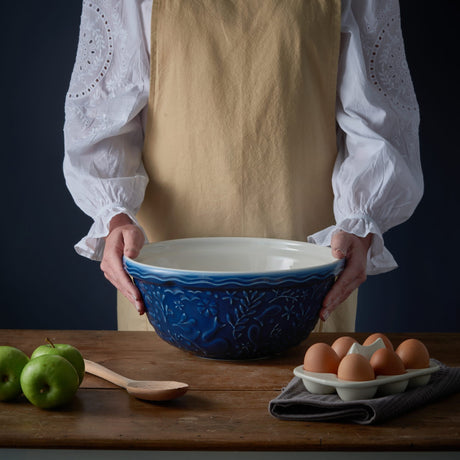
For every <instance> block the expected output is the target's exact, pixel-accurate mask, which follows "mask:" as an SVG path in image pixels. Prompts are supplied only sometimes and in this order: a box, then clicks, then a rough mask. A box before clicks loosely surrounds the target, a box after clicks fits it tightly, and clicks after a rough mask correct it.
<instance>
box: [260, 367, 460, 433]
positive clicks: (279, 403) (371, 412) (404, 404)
mask: <svg viewBox="0 0 460 460" xmlns="http://www.w3.org/2000/svg"><path fill="white" fill-rule="evenodd" d="M435 362H436V364H438V365H439V366H440V369H439V370H438V371H437V372H435V373H433V374H432V376H431V379H430V381H429V382H428V384H426V385H423V386H421V387H417V388H413V389H409V390H406V391H404V392H403V393H397V394H394V395H389V396H382V397H380V398H373V399H361V400H356V401H342V400H341V399H340V398H339V397H338V396H337V395H336V394H329V395H315V394H312V393H310V392H309V391H307V390H306V388H305V386H304V384H303V382H302V380H301V379H300V378H298V377H294V378H293V379H292V380H291V381H290V382H289V384H288V385H287V386H286V388H284V389H283V390H282V392H281V394H280V395H279V396H277V397H276V398H275V399H273V400H272V401H270V403H269V412H270V414H271V415H273V416H274V417H277V418H279V419H282V420H297V421H306V422H310V421H315V422H351V423H358V424H361V425H370V424H376V423H381V422H384V421H386V420H389V419H391V418H394V417H397V416H398V415H401V414H403V413H405V412H409V411H410V410H412V409H416V408H417V407H420V406H423V405H425V404H428V403H429V402H431V401H434V400H436V399H438V398H441V397H443V396H447V395H450V394H452V393H455V392H457V391H460V368H459V367H448V366H446V365H444V364H442V363H440V362H439V361H436V360H435Z"/></svg>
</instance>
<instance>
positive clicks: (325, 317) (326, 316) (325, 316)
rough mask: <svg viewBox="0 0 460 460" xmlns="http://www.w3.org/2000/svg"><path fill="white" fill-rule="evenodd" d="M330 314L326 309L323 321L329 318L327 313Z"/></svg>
mask: <svg viewBox="0 0 460 460" xmlns="http://www.w3.org/2000/svg"><path fill="white" fill-rule="evenodd" d="M330 314H331V313H330V312H329V311H328V310H326V311H325V312H324V313H323V321H326V320H327V319H328V318H329V315H330Z"/></svg>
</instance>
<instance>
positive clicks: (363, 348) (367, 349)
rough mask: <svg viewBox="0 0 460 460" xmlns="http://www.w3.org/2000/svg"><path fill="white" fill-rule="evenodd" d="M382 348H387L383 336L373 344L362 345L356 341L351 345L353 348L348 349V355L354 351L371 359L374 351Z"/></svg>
mask: <svg viewBox="0 0 460 460" xmlns="http://www.w3.org/2000/svg"><path fill="white" fill-rule="evenodd" d="M380 348H386V347H385V343H384V341H383V340H382V338H381V337H379V338H378V339H377V340H376V341H375V342H373V343H372V344H371V345H360V344H359V343H354V344H353V345H352V346H351V348H350V349H349V350H348V353H347V355H351V354H352V353H357V354H359V355H362V356H364V357H365V358H367V359H369V360H370V359H371V356H372V355H373V354H374V352H375V351H377V350H379V349H380Z"/></svg>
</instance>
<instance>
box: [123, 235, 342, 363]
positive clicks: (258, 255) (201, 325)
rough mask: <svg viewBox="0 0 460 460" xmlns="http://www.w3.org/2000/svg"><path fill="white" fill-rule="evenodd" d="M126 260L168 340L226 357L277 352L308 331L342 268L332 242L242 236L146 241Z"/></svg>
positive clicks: (149, 312) (196, 351)
mask: <svg viewBox="0 0 460 460" xmlns="http://www.w3.org/2000/svg"><path fill="white" fill-rule="evenodd" d="M124 264H125V269H126V271H127V272H128V273H129V274H130V275H131V276H132V278H133V280H134V283H135V284H136V286H137V287H138V288H139V290H140V292H141V294H142V297H143V300H144V303H145V306H146V309H147V315H148V318H149V321H150V323H151V324H152V326H153V327H154V329H155V331H156V333H157V334H158V335H159V336H160V337H161V338H162V339H163V340H165V341H166V342H168V343H170V344H171V345H174V346H176V347H178V348H181V349H183V350H186V351H189V352H191V353H193V354H195V355H198V356H202V357H206V358H215V359H227V360H232V359H233V360H239V359H255V358H262V357H267V356H272V355H274V354H278V353H281V352H283V351H285V350H287V349H288V348H290V347H292V346H294V345H297V344H299V343H300V342H301V341H302V340H304V339H306V338H307V337H308V335H309V334H310V332H311V330H312V329H313V328H314V326H315V324H316V322H317V320H318V316H319V311H320V309H321V303H322V301H323V299H324V297H325V295H326V293H327V292H328V291H329V289H330V288H331V286H332V284H333V283H334V281H335V279H336V276H337V275H338V274H339V273H340V271H341V270H342V268H343V260H337V259H335V258H333V257H332V255H331V251H330V249H329V248H325V247H320V246H316V245H313V244H309V243H304V242H298V241H288V240H277V239H269V238H238V237H237V238H222V237H215V238H187V239H177V240H170V241H162V242H159V243H152V244H147V245H145V246H144V248H143V249H142V250H141V253H140V255H139V256H138V257H137V258H136V259H129V258H126V257H125V259H124Z"/></svg>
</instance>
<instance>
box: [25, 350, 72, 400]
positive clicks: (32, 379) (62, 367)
mask: <svg viewBox="0 0 460 460" xmlns="http://www.w3.org/2000/svg"><path fill="white" fill-rule="evenodd" d="M79 384H80V381H79V378H78V374H77V371H76V370H75V368H74V367H73V366H72V364H70V363H69V361H67V360H66V359H65V358H63V357H62V356H59V355H56V354H44V355H41V356H38V357H37V358H34V359H31V360H30V361H29V362H28V363H27V364H26V365H25V366H24V369H23V370H22V373H21V388H22V392H23V393H24V396H25V397H26V398H27V399H28V400H29V401H30V402H31V403H32V404H34V405H35V406H37V407H40V408H41V409H53V408H55V407H59V406H62V405H63V404H67V403H68V402H70V401H71V400H72V398H73V397H74V395H75V393H76V391H77V390H78V387H79Z"/></svg>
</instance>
